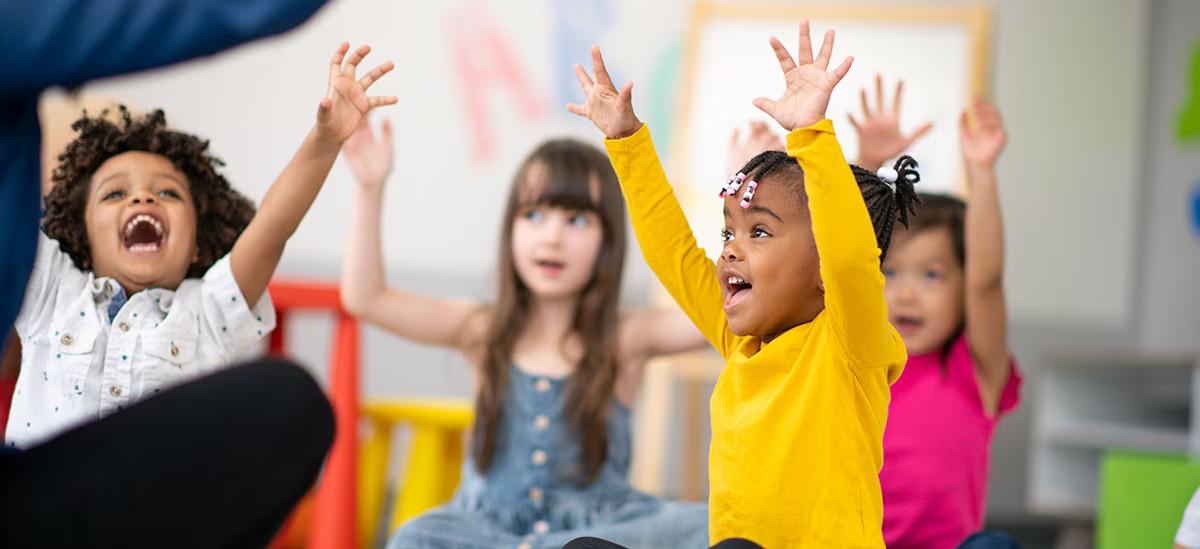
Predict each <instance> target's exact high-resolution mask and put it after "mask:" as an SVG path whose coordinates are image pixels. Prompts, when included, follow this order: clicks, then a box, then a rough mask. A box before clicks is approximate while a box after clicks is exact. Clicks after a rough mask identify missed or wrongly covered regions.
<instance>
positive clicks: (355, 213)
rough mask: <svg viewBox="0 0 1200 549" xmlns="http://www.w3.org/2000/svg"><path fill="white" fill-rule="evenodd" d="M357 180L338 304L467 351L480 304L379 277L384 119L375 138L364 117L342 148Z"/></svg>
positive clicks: (387, 131) (388, 157)
mask: <svg viewBox="0 0 1200 549" xmlns="http://www.w3.org/2000/svg"><path fill="white" fill-rule="evenodd" d="M344 151H345V158H346V164H347V165H349V166H350V171H351V172H352V173H353V174H354V179H355V181H356V185H355V190H354V205H353V208H352V209H351V211H350V216H349V225H350V230H349V232H348V233H347V235H346V256H345V259H343V263H342V305H343V306H344V307H346V310H347V311H349V312H350V314H352V315H354V316H356V317H358V318H361V319H363V320H365V321H367V322H370V323H372V324H376V325H378V326H380V327H382V328H384V329H385V330H388V331H389V332H392V333H394V334H396V335H398V336H400V337H403V338H405V339H411V340H413V341H418V342H421V343H427V344H430V345H441V346H444V347H455V348H458V349H460V350H464V351H465V350H466V347H467V345H469V344H471V343H472V342H475V341H477V340H478V336H481V335H482V332H483V329H484V328H485V326H484V325H483V324H482V323H480V322H471V321H472V320H474V319H479V318H481V317H479V316H478V315H476V313H477V312H478V311H480V304H478V303H474V302H470V301H465V300H450V299H437V298H434V297H429V296H425V295H421V294H417V293H414V292H410V291H407V290H403V289H399V288H389V287H388V286H387V285H386V283H385V281H384V271H383V248H382V244H381V242H380V215H381V210H382V208H383V190H384V187H385V186H386V182H387V178H388V175H389V174H390V173H391V171H392V152H393V148H392V126H391V124H390V123H388V121H386V120H385V121H384V122H383V131H382V132H381V134H380V136H379V137H376V136H375V134H373V133H372V132H371V127H370V125H369V124H368V123H367V121H366V120H363V121H362V122H361V123H360V124H359V127H358V129H357V130H356V131H355V132H354V135H352V136H350V139H349V140H347V141H346V146H345V148H344Z"/></svg>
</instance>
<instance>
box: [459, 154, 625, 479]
mask: <svg viewBox="0 0 1200 549" xmlns="http://www.w3.org/2000/svg"><path fill="white" fill-rule="evenodd" d="M535 165H536V166H538V167H539V170H540V171H541V173H542V174H544V180H542V178H539V180H540V181H539V183H540V184H539V186H538V188H536V189H535V188H533V187H531V186H530V183H529V181H528V180H529V177H528V176H529V172H530V168H531V167H533V166H535ZM532 205H543V206H551V207H561V208H568V209H572V210H582V211H591V212H595V213H596V214H597V215H598V216H599V217H600V219H601V224H602V225H603V240H602V243H601V245H600V251H599V256H598V257H597V259H596V267H595V271H594V272H593V274H592V277H591V279H590V280H589V281H588V283H587V284H586V285H585V286H584V287H583V289H582V290H581V292H580V296H579V301H578V304H577V305H576V308H575V314H574V320H573V321H572V325H571V330H570V331H569V332H568V334H578V335H579V337H580V338H582V340H583V343H584V353H583V358H582V359H580V361H579V363H578V364H577V365H576V368H575V371H574V373H572V374H571V376H570V379H569V381H568V382H567V394H566V404H565V414H566V418H567V421H568V423H569V425H570V426H571V428H572V429H573V430H574V431H575V435H576V436H577V437H578V439H579V445H580V466H579V470H578V473H579V474H578V479H577V480H578V482H579V483H580V484H587V483H590V482H591V481H592V480H593V479H595V477H596V475H597V474H598V473H599V472H600V468H601V467H602V466H603V465H604V461H605V459H606V457H607V455H606V453H607V450H608V429H607V427H608V425H607V420H608V409H609V406H611V403H612V398H613V390H614V387H615V385H616V380H617V320H618V310H617V304H618V301H619V297H620V289H621V272H622V270H623V268H624V264H625V205H624V202H623V200H622V198H621V191H620V188H619V187H618V184H617V176H616V174H615V173H613V170H612V166H611V165H610V164H609V162H608V158H607V157H606V156H605V155H604V153H602V152H601V151H600V150H599V149H597V148H596V147H593V146H591V145H588V144H586V143H583V142H580V141H576V140H573V139H554V140H550V141H547V142H545V143H543V144H542V145H540V146H539V147H538V148H536V149H534V151H533V152H532V153H530V154H529V156H528V157H526V158H525V160H524V161H523V162H522V163H521V166H520V168H519V169H518V170H517V173H516V176H515V177H514V178H513V181H512V187H511V189H510V191H509V194H508V204H507V206H505V209H504V218H503V220H502V222H501V226H500V257H499V291H498V292H497V298H496V304H495V305H494V306H493V309H492V315H491V325H490V326H488V328H487V332H486V336H485V340H484V341H483V342H482V343H483V346H484V347H483V355H482V356H483V361H482V365H481V371H482V373H481V375H480V383H479V393H478V397H477V398H476V401H475V427H474V433H473V437H472V455H473V456H474V458H475V466H476V468H477V469H478V470H479V471H480V472H484V471H486V470H487V468H488V466H489V465H490V464H491V460H492V456H493V454H494V453H495V451H496V445H497V440H496V439H497V437H498V436H499V434H498V427H499V424H500V414H501V413H502V404H503V402H504V398H505V396H506V395H505V392H506V388H507V387H508V376H509V368H511V367H512V351H513V345H514V343H515V341H516V339H517V338H518V337H520V335H521V334H522V332H523V331H524V329H525V326H526V324H527V323H528V321H529V312H530V307H531V301H532V298H533V296H532V294H531V292H530V290H529V287H528V286H526V285H525V283H524V281H522V280H521V277H520V276H519V275H518V274H517V270H516V266H515V265H514V264H513V256H512V227H513V220H514V219H515V218H516V216H517V214H518V213H519V212H520V211H521V209H522V208H525V207H527V206H532Z"/></svg>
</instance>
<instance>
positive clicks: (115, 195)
mask: <svg viewBox="0 0 1200 549" xmlns="http://www.w3.org/2000/svg"><path fill="white" fill-rule="evenodd" d="M124 196H125V191H108V192H107V193H105V194H104V196H103V197H101V198H100V200H117V199H120V198H123V197H124Z"/></svg>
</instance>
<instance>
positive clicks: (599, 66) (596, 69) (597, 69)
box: [592, 46, 616, 88]
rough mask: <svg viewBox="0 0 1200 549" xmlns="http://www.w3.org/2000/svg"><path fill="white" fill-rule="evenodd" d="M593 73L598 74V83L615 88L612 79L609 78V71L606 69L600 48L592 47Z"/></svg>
mask: <svg viewBox="0 0 1200 549" xmlns="http://www.w3.org/2000/svg"><path fill="white" fill-rule="evenodd" d="M592 72H593V73H595V74H596V82H597V83H598V84H600V85H602V86H608V87H610V88H615V87H616V86H614V85H613V83H612V79H611V78H609V77H608V69H606V68H605V67H604V56H603V55H600V46H592Z"/></svg>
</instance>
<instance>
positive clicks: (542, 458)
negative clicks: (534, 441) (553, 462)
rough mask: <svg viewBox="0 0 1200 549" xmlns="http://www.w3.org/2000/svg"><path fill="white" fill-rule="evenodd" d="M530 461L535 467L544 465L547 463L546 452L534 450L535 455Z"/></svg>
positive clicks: (530, 457) (531, 456)
mask: <svg viewBox="0 0 1200 549" xmlns="http://www.w3.org/2000/svg"><path fill="white" fill-rule="evenodd" d="M529 459H530V460H531V461H533V464H534V465H542V464H544V463H546V452H543V451H541V450H534V451H533V454H532V455H530V456H529Z"/></svg>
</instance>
